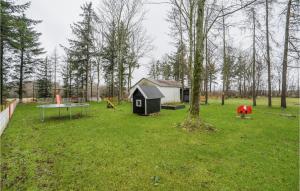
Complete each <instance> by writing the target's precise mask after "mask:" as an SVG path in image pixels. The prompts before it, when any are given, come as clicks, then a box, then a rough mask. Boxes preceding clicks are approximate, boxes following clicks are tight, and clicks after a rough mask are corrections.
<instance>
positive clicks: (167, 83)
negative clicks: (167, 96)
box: [146, 78, 181, 88]
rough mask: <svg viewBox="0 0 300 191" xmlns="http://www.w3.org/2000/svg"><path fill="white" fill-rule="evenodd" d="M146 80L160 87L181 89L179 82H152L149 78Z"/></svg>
mask: <svg viewBox="0 0 300 191" xmlns="http://www.w3.org/2000/svg"><path fill="white" fill-rule="evenodd" d="M146 79H147V80H149V81H151V82H152V83H154V84H156V85H158V86H161V87H178V88H180V87H181V84H180V82H177V81H175V80H154V79H150V78H146Z"/></svg>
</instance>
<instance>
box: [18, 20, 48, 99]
mask: <svg viewBox="0 0 300 191" xmlns="http://www.w3.org/2000/svg"><path fill="white" fill-rule="evenodd" d="M38 23H40V21H34V20H31V19H28V18H26V16H25V14H23V16H22V17H21V18H20V19H18V20H17V22H16V24H17V28H16V33H17V35H18V38H16V41H15V43H14V45H15V48H16V50H15V53H16V55H17V56H16V57H15V58H16V59H15V62H16V63H15V65H14V75H13V79H14V80H15V82H16V84H17V86H18V94H19V99H20V101H21V102H22V98H23V83H24V80H26V79H28V78H30V77H31V75H32V73H33V67H34V65H35V64H39V63H40V62H41V59H40V57H39V56H40V55H41V54H43V53H44V52H43V49H42V48H40V42H39V37H40V35H41V33H38V32H36V31H35V29H34V26H35V25H36V24H38Z"/></svg>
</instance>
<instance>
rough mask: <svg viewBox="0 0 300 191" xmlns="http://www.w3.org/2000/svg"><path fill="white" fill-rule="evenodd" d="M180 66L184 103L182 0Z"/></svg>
mask: <svg viewBox="0 0 300 191" xmlns="http://www.w3.org/2000/svg"><path fill="white" fill-rule="evenodd" d="M179 16H180V17H179V20H180V21H179V22H180V66H181V89H182V90H181V102H182V103H183V95H184V94H183V92H184V58H183V56H184V55H183V34H182V33H183V32H182V0H180V15H179Z"/></svg>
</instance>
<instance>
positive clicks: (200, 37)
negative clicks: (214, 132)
mask: <svg viewBox="0 0 300 191" xmlns="http://www.w3.org/2000/svg"><path fill="white" fill-rule="evenodd" d="M204 9H205V0H198V7H197V23H196V28H197V38H196V53H195V63H194V72H193V82H192V83H193V91H192V103H191V106H190V107H191V108H190V118H192V120H193V123H194V122H195V125H196V126H199V125H200V115H199V112H200V104H199V95H200V80H201V74H202V67H203V53H204V31H203V25H204Z"/></svg>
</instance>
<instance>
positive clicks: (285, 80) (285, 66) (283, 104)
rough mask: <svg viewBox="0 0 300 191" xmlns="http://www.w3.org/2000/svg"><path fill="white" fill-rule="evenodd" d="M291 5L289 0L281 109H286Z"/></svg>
mask: <svg viewBox="0 0 300 191" xmlns="http://www.w3.org/2000/svg"><path fill="white" fill-rule="evenodd" d="M291 4H292V0H288V2H287V10H286V21H285V36H284V49H283V61H282V88H281V107H282V108H286V92H287V68H288V49H289V32H290V17H291Z"/></svg>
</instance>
